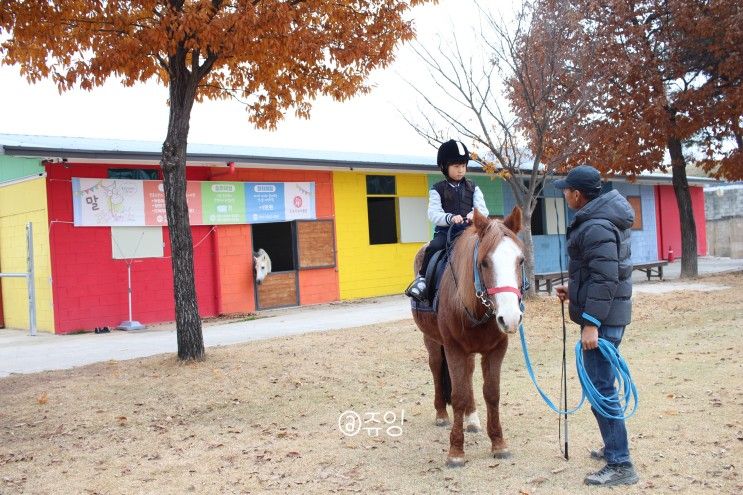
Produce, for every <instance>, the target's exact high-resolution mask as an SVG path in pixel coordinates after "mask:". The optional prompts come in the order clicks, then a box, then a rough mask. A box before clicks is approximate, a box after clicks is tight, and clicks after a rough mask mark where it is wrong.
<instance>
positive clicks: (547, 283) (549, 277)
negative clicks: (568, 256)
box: [534, 272, 568, 294]
mask: <svg viewBox="0 0 743 495" xmlns="http://www.w3.org/2000/svg"><path fill="white" fill-rule="evenodd" d="M560 280H562V281H563V282H567V280H568V272H547V273H535V274H534V290H535V291H536V292H547V293H548V294H552V284H555V283H557V282H560ZM542 284H544V287H543V286H542Z"/></svg>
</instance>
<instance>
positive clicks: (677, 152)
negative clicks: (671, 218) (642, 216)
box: [668, 137, 699, 278]
mask: <svg viewBox="0 0 743 495" xmlns="http://www.w3.org/2000/svg"><path fill="white" fill-rule="evenodd" d="M668 151H669V152H670V154H671V169H672V171H673V190H674V191H675V193H676V203H677V204H678V209H679V219H680V223H681V278H690V277H696V276H697V275H698V274H699V271H698V266H697V227H696V223H695V221H694V209H693V208H692V205H691V194H690V193H689V182H688V181H687V180H686V160H685V159H684V154H683V152H682V149H681V141H680V140H679V139H677V138H675V137H672V138H669V139H668Z"/></svg>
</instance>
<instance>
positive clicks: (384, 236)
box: [366, 198, 397, 244]
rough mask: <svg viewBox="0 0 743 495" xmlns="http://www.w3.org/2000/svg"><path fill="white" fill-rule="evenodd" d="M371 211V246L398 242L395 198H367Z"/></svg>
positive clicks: (368, 207)
mask: <svg viewBox="0 0 743 495" xmlns="http://www.w3.org/2000/svg"><path fill="white" fill-rule="evenodd" d="M366 203H367V209H368V211H369V244H395V243H396V242H397V220H396V219H397V209H396V201H395V198H366Z"/></svg>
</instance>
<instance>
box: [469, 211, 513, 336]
mask: <svg viewBox="0 0 743 495" xmlns="http://www.w3.org/2000/svg"><path fill="white" fill-rule="evenodd" d="M473 224H474V230H475V232H476V234H477V239H476V240H475V241H473V244H474V245H475V246H476V247H477V257H476V260H475V261H476V263H477V264H476V265H475V266H473V272H474V275H473V278H475V280H476V279H477V278H478V275H479V278H480V281H481V284H480V288H479V291H480V293H479V294H478V295H477V297H478V299H479V301H480V302H481V303H482V304H484V305H486V306H487V305H490V306H491V308H492V311H493V314H494V316H495V320H496V322H497V324H498V328H500V330H501V331H503V332H505V333H514V332H516V330H518V328H519V324H520V323H521V319H522V318H523V311H522V306H521V296H522V293H521V290H522V283H523V270H522V265H523V263H524V245H523V243H522V242H521V240H520V239H519V238H518V237H516V234H517V233H518V232H519V231H520V230H521V209H520V208H519V207H518V206H517V207H515V208H514V209H513V211H511V214H510V215H508V216H507V217H506V218H504V219H503V220H502V221H501V220H491V219H488V218H487V217H485V216H484V215H481V214H480V212H478V211H477V209H475V216H474V221H473ZM473 251H474V247H473ZM473 264H474V262H473Z"/></svg>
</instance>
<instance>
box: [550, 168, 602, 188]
mask: <svg viewBox="0 0 743 495" xmlns="http://www.w3.org/2000/svg"><path fill="white" fill-rule="evenodd" d="M555 187H556V188H557V189H576V190H578V191H585V192H599V191H601V174H600V173H599V171H598V170H596V169H595V168H593V167H592V166H590V165H579V166H577V167H575V168H574V169H572V170H571V171H570V172H568V175H567V176H565V178H564V179H558V180H556V181H555Z"/></svg>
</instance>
